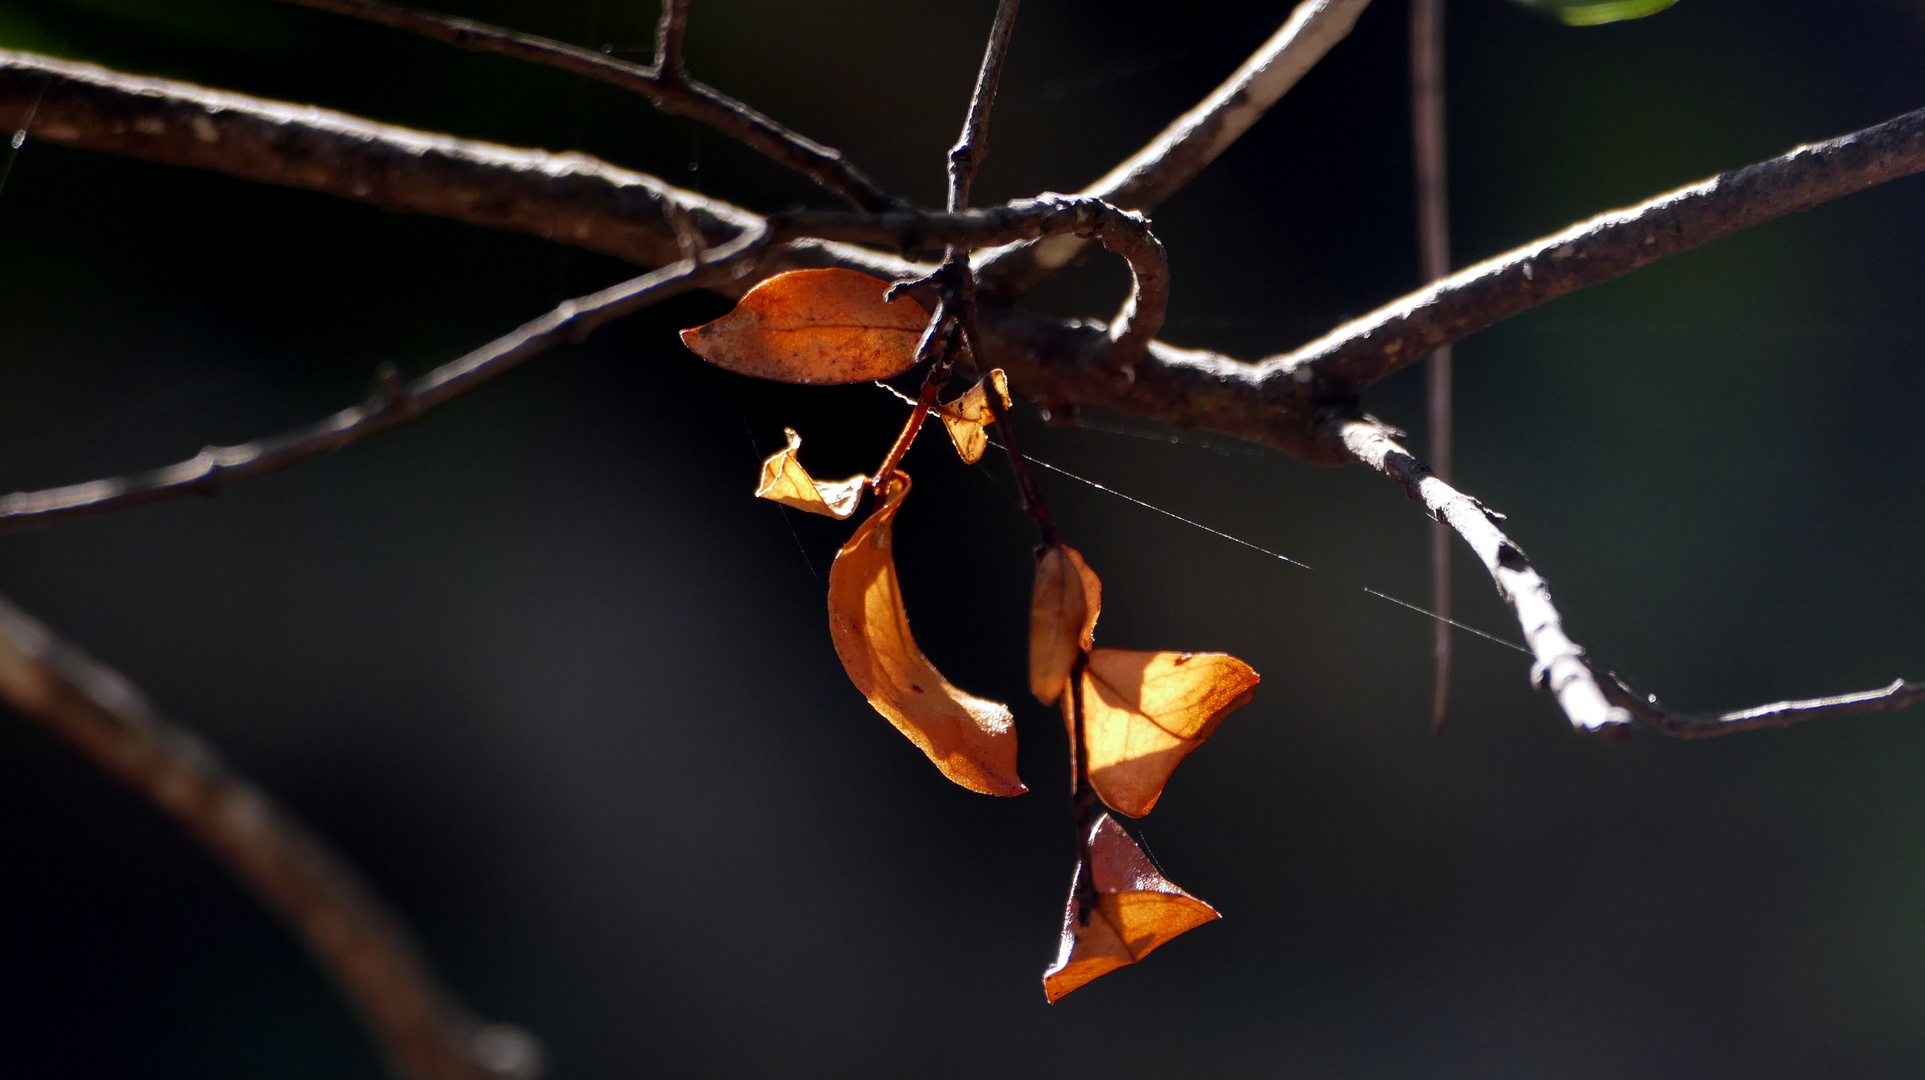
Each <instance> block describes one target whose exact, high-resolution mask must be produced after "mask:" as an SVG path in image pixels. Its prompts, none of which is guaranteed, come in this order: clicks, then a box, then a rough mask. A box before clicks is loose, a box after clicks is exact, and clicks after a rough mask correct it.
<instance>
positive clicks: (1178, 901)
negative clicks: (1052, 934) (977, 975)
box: [1043, 814, 1222, 1001]
mask: <svg viewBox="0 0 1925 1080" xmlns="http://www.w3.org/2000/svg"><path fill="white" fill-rule="evenodd" d="M1085 874H1088V875H1089V876H1090V880H1089V886H1090V887H1088V888H1086V887H1085V885H1084V880H1083V875H1085ZM1220 918H1222V916H1221V915H1218V914H1217V911H1216V909H1215V908H1213V907H1211V906H1210V905H1208V904H1206V903H1204V902H1203V901H1201V900H1198V899H1197V898H1196V897H1194V896H1191V895H1190V894H1189V893H1186V892H1184V891H1183V890H1182V889H1180V888H1178V887H1177V886H1176V885H1175V884H1174V883H1173V882H1171V881H1170V879H1168V878H1166V877H1164V876H1163V875H1162V874H1160V873H1158V872H1157V869H1156V867H1155V866H1154V865H1152V864H1151V862H1150V860H1149V858H1148V857H1147V856H1145V855H1144V854H1143V849H1142V848H1140V847H1137V846H1136V841H1134V840H1132V839H1130V835H1129V834H1128V833H1126V832H1124V831H1123V827H1122V826H1121V825H1118V824H1117V823H1116V821H1115V820H1114V819H1113V818H1111V817H1110V816H1109V815H1108V814H1104V815H1103V816H1102V817H1100V818H1098V819H1097V820H1096V824H1095V826H1093V827H1092V828H1091V830H1090V836H1089V858H1088V860H1087V861H1085V862H1081V863H1078V864H1077V867H1076V877H1075V879H1074V880H1073V881H1072V882H1071V883H1070V890H1069V907H1068V908H1067V909H1066V910H1065V911H1064V912H1063V938H1062V942H1061V944H1060V945H1059V946H1058V949H1057V954H1056V962H1055V963H1054V964H1051V965H1050V967H1049V970H1048V971H1045V972H1043V996H1045V997H1047V998H1048V999H1049V1000H1051V1001H1055V1000H1057V999H1058V998H1061V997H1062V996H1063V995H1064V994H1067V993H1069V992H1070V991H1071V990H1074V989H1076V988H1077V987H1079V986H1082V985H1083V984H1085V983H1087V982H1089V981H1090V980H1092V979H1095V978H1098V977H1100V976H1103V975H1107V974H1109V973H1110V972H1112V971H1115V970H1116V969H1117V968H1120V967H1124V966H1126V965H1129V964H1134V963H1136V962H1137V961H1138V960H1141V959H1143V958H1144V957H1145V956H1148V955H1149V954H1150V951H1151V950H1153V949H1155V948H1156V947H1157V946H1159V945H1161V944H1163V943H1164V942H1166V941H1169V940H1170V939H1171V938H1173V937H1175V936H1177V935H1178V934H1181V933H1183V932H1184V931H1186V930H1194V929H1196V928H1197V927H1199V926H1202V925H1203V924H1204V923H1206V922H1213V921H1215V920H1217V919H1220Z"/></svg>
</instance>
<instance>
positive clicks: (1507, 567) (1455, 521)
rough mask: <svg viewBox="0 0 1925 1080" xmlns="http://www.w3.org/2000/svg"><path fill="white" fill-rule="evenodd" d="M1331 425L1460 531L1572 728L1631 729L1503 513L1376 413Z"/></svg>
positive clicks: (1535, 672) (1615, 734)
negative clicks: (1443, 472) (1436, 470)
mask: <svg viewBox="0 0 1925 1080" xmlns="http://www.w3.org/2000/svg"><path fill="white" fill-rule="evenodd" d="M1331 426H1332V427H1333V428H1334V429H1336V436H1337V438H1339V439H1341V440H1342V442H1343V444H1344V446H1345V447H1346V448H1348V449H1349V451H1350V452H1351V454H1353V455H1354V456H1355V457H1356V460H1358V461H1361V462H1363V463H1364V464H1365V465H1368V466H1370V467H1371V468H1373V469H1375V470H1377V471H1378V472H1380V473H1383V474H1384V475H1385V476H1388V477H1390V478H1391V479H1392V480H1395V481H1397V482H1398V483H1399V484H1402V485H1403V488H1404V493H1405V494H1407V495H1409V496H1410V497H1411V498H1412V499H1415V500H1417V501H1419V502H1421V503H1423V504H1424V507H1425V509H1427V510H1429V511H1430V513H1431V516H1432V517H1434V518H1436V519H1438V520H1440V521H1444V522H1447V523H1448V524H1449V525H1450V527H1451V528H1453V529H1455V530H1457V535H1459V536H1461V537H1463V538H1464V542H1465V543H1467V544H1469V545H1470V547H1471V550H1472V551H1475V552H1476V553H1477V557H1478V558H1479V559H1481V560H1482V561H1483V563H1484V569H1486V570H1488V571H1490V575H1491V580H1492V581H1493V582H1495V583H1496V584H1497V594H1498V595H1499V596H1501V597H1503V598H1504V602H1505V603H1507V604H1509V605H1510V607H1511V611H1512V612H1514V613H1515V614H1516V615H1517V625H1518V626H1519V627H1520V628H1521V629H1522V630H1523V631H1524V643H1525V644H1526V645H1529V646H1530V648H1531V655H1532V656H1534V657H1535V658H1536V662H1535V663H1533V664H1532V665H1531V683H1532V684H1533V685H1535V686H1539V687H1547V688H1548V689H1549V690H1550V691H1551V694H1552V695H1553V696H1554V697H1556V698H1557V703H1558V706H1559V707H1560V708H1562V709H1563V710H1564V715H1565V716H1567V717H1569V718H1570V721H1571V726H1573V727H1576V728H1579V729H1581V730H1584V731H1590V732H1594V733H1597V734H1599V735H1603V736H1605V737H1607V738H1623V737H1625V736H1627V735H1629V730H1628V725H1629V724H1630V722H1631V715H1630V713H1628V712H1626V711H1625V710H1624V709H1623V708H1621V707H1619V706H1617V705H1614V704H1612V703H1611V701H1610V700H1609V699H1608V697H1607V696H1606V695H1605V692H1604V690H1603V689H1602V688H1601V687H1600V686H1599V685H1598V683H1597V680H1596V678H1595V677H1594V676H1593V675H1592V672H1591V668H1590V665H1589V664H1588V663H1587V662H1586V661H1585V658H1584V650H1583V649H1581V648H1579V647H1578V646H1577V643H1575V642H1573V641H1572V640H1571V639H1570V638H1569V637H1566V636H1565V634H1564V624H1563V620H1562V619H1561V618H1560V617H1559V616H1558V613H1557V605H1556V604H1554V603H1552V601H1551V587H1550V586H1549V585H1548V584H1546V583H1545V581H1544V579H1543V578H1542V577H1540V576H1538V573H1537V570H1536V569H1535V568H1534V567H1532V566H1531V561H1530V560H1529V559H1528V558H1526V557H1525V556H1524V551H1523V549H1522V548H1519V547H1518V546H1517V545H1516V544H1514V543H1512V542H1511V539H1510V537H1508V536H1505V535H1504V532H1503V530H1502V529H1499V528H1498V527H1497V523H1498V522H1500V521H1502V520H1504V518H1503V515H1502V514H1498V513H1495V512H1493V511H1491V510H1490V509H1488V508H1486V507H1485V506H1484V504H1483V503H1480V502H1478V501H1477V500H1476V499H1473V498H1471V497H1470V496H1469V495H1466V494H1464V493H1463V492H1461V491H1458V490H1457V489H1456V488H1453V487H1451V486H1450V485H1449V484H1446V483H1444V482H1443V481H1442V480H1439V479H1438V478H1437V477H1436V476H1434V475H1432V474H1431V471H1430V468H1429V467H1428V466H1426V465H1425V464H1424V463H1423V462H1421V461H1418V460H1417V459H1416V458H1415V457H1412V456H1411V454H1410V451H1408V450H1405V449H1404V448H1403V447H1401V446H1399V445H1397V442H1396V440H1395V438H1394V437H1393V435H1392V433H1391V430H1390V429H1389V428H1386V427H1385V426H1384V425H1383V424H1380V423H1378V422H1376V421H1375V420H1371V419H1368V418H1366V419H1362V420H1342V419H1339V420H1333V421H1332V422H1331Z"/></svg>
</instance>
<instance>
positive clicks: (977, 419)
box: [941, 368, 1010, 465]
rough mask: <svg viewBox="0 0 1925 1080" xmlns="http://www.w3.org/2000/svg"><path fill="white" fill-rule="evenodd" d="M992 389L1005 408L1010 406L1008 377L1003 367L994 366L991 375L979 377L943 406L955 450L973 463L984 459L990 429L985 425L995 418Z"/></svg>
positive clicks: (993, 421)
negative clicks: (991, 402) (991, 405)
mask: <svg viewBox="0 0 1925 1080" xmlns="http://www.w3.org/2000/svg"><path fill="white" fill-rule="evenodd" d="M991 393H995V394H996V395H997V396H999V397H1001V398H1002V401H1003V408H1005V409H1007V408H1009V405H1010V402H1009V380H1008V379H1007V378H1005V377H1004V376H1003V369H1002V368H992V369H991V370H990V372H989V374H988V375H985V376H983V377H982V378H980V379H977V380H976V385H974V386H972V387H970V388H969V389H968V390H965V391H963V395H962V396H961V397H959V398H957V399H956V400H954V401H950V402H945V403H944V404H943V407H942V413H941V415H942V426H943V427H946V428H948V429H949V441H950V442H952V443H954V444H955V445H956V453H958V454H961V455H962V459H963V460H964V461H966V462H968V463H969V464H971V465H974V464H975V463H977V462H978V461H981V460H982V459H983V451H984V450H985V449H987V448H988V446H989V433H988V432H986V431H984V430H983V429H984V428H986V427H988V426H989V425H990V424H993V423H995V422H996V415H995V413H994V412H993V411H992V410H991V409H990V407H989V395H990V394H991Z"/></svg>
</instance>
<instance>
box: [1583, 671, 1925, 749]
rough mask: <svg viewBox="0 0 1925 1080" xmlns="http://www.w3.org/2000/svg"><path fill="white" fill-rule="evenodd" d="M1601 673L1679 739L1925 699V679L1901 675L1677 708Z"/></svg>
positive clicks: (1626, 700) (1614, 693)
mask: <svg viewBox="0 0 1925 1080" xmlns="http://www.w3.org/2000/svg"><path fill="white" fill-rule="evenodd" d="M1597 674H1598V679H1599V684H1600V685H1601V686H1603V688H1604V693H1605V696H1606V697H1609V698H1610V699H1611V700H1612V701H1613V702H1615V703H1617V704H1619V705H1622V706H1623V707H1624V708H1626V709H1628V710H1630V711H1631V713H1633V714H1634V715H1635V716H1637V718H1638V719H1640V720H1643V721H1644V722H1646V723H1648V724H1650V725H1651V726H1652V727H1654V728H1657V729H1658V730H1659V731H1662V732H1664V733H1665V734H1666V735H1672V736H1675V737H1677V738H1680V739H1706V738H1711V737H1714V736H1717V735H1735V734H1737V733H1738V732H1741V731H1756V730H1758V729H1759V728H1768V727H1790V726H1791V725H1793V724H1796V723H1800V722H1802V721H1805V720H1817V719H1821V718H1823V717H1829V716H1848V715H1851V714H1853V713H1866V712H1880V711H1885V710H1895V709H1905V708H1910V707H1911V706H1913V705H1917V704H1918V703H1920V702H1925V683H1914V682H1906V681H1905V680H1904V679H1897V680H1894V681H1893V682H1892V684H1891V685H1890V686H1887V687H1885V688H1884V689H1882V690H1863V691H1860V692H1858V693H1855V694H1839V695H1838V696H1836V697H1823V698H1808V699H1806V700H1804V701H1779V702H1774V703H1772V704H1770V705H1760V706H1758V707H1757V708H1755V709H1739V710H1738V711H1736V712H1727V713H1699V714H1691V713H1675V712H1672V711H1670V710H1669V709H1666V708H1665V707H1664V706H1662V705H1660V704H1658V699H1657V698H1656V697H1655V696H1653V695H1650V694H1641V693H1639V692H1638V691H1637V690H1635V689H1633V688H1632V687H1631V684H1630V683H1629V682H1628V681H1627V680H1626V679H1625V678H1624V676H1622V675H1619V674H1617V673H1616V672H1612V671H1603V670H1599V671H1598V672H1597Z"/></svg>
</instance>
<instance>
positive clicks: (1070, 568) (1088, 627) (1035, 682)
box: [1029, 544, 1103, 705]
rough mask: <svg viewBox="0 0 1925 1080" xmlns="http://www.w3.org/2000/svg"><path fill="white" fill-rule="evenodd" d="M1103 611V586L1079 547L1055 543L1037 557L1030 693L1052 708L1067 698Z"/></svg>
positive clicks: (1031, 610)
mask: <svg viewBox="0 0 1925 1080" xmlns="http://www.w3.org/2000/svg"><path fill="white" fill-rule="evenodd" d="M1102 613H1103V583H1102V582H1101V581H1100V580H1098V579H1097V577H1096V572H1095V571H1093V570H1091V569H1090V568H1089V564H1088V563H1086V562H1084V561H1083V556H1082V555H1081V554H1080V553H1079V552H1078V551H1077V550H1076V549H1075V548H1073V547H1070V546H1068V545H1067V544H1056V545H1053V546H1051V547H1049V548H1047V549H1045V550H1044V552H1043V553H1042V555H1040V556H1038V557H1037V559H1036V589H1035V592H1033V593H1032V594H1031V599H1030V606H1029V690H1030V693H1032V694H1035V695H1036V700H1038V701H1041V702H1042V703H1043V704H1045V705H1048V704H1050V703H1051V702H1053V701H1055V700H1056V699H1057V698H1058V697H1059V696H1061V695H1062V693H1063V687H1064V686H1065V685H1066V684H1067V683H1068V682H1069V672H1070V668H1071V667H1073V666H1074V665H1075V663H1076V657H1077V656H1078V654H1080V653H1082V652H1084V651H1086V650H1088V649H1089V648H1090V646H1091V644H1092V643H1093V642H1094V641H1095V633H1096V618H1097V616H1099V615H1101V614H1102Z"/></svg>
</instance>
